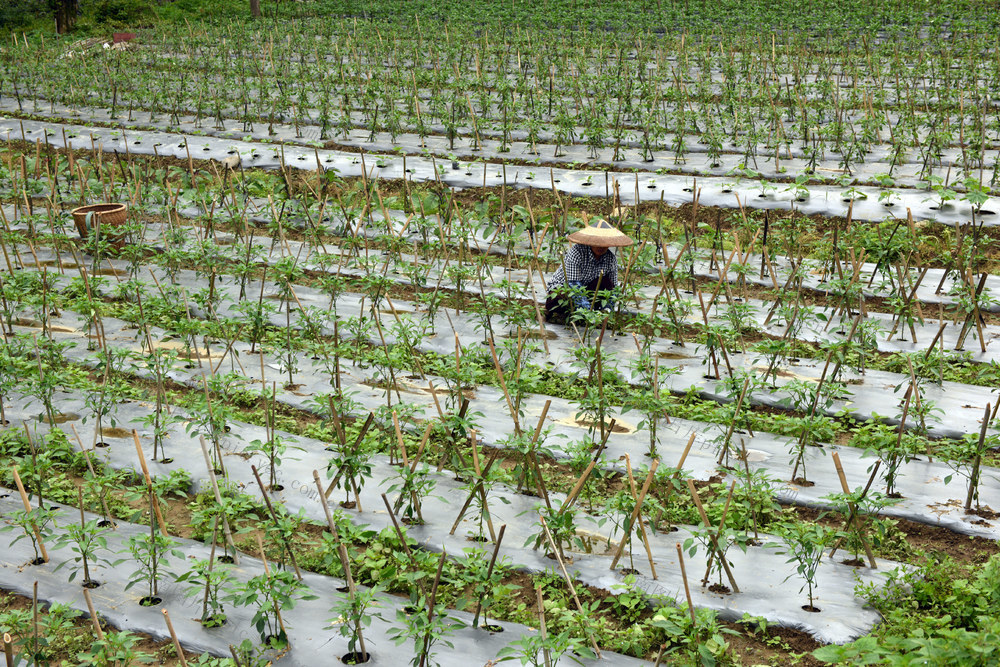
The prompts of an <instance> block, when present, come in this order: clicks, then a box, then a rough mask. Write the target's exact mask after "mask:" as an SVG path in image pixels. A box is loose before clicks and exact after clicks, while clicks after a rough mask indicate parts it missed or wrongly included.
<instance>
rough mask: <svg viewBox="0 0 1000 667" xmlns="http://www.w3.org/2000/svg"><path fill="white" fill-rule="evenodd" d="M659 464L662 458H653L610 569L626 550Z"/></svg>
mask: <svg viewBox="0 0 1000 667" xmlns="http://www.w3.org/2000/svg"><path fill="white" fill-rule="evenodd" d="M659 465H660V460H659V459H653V465H651V466H650V467H649V474H647V475H646V481H645V482H643V485H642V491H640V492H639V499H638V501H636V504H635V507H634V508H633V509H632V514H631V516H629V519H628V521H626V522H625V528H624V531H625V538H624V539H622V541H621V542H619V543H618V549H616V550H615V557H614V558H612V559H611V567H609V568H608V569H609V570H613V569H615V566H616V565H618V561H619V560H620V559H621V557H622V553H623V552H624V551H625V545H626V544H627V543H628V542H629V539H628V536H629V535H631V533H632V524H633V523H634V522H635V520H636V518H637V517H638V516H639V512H640V510H641V509H642V502H643V501H644V500H645V499H646V494H647V493H648V492H649V485H650V484H652V483H653V475H654V474H656V468H657V467H658V466H659Z"/></svg>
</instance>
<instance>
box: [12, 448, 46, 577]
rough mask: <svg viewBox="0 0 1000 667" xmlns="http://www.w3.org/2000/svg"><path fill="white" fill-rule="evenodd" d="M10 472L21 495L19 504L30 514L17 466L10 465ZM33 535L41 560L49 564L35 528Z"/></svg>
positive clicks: (29, 506)
mask: <svg viewBox="0 0 1000 667" xmlns="http://www.w3.org/2000/svg"><path fill="white" fill-rule="evenodd" d="M10 471H11V472H12V473H14V483H15V484H16V485H17V492H18V493H19V494H21V502H22V503H23V504H24V511H25V512H29V513H30V512H31V502H30V501H29V500H28V494H27V493H26V492H25V490H24V484H22V483H21V476H20V475H19V474H18V473H17V466H15V465H11V467H10ZM32 530H33V531H34V533H35V540H36V541H37V542H38V550H39V551H41V552H42V560H44V561H45V562H46V563H48V562H49V552H48V551H46V550H45V543H44V542H42V535H41V533H39V532H38V529H37V528H32Z"/></svg>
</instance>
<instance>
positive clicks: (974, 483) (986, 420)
mask: <svg viewBox="0 0 1000 667" xmlns="http://www.w3.org/2000/svg"><path fill="white" fill-rule="evenodd" d="M989 426H990V404H989V403H987V404H986V413H985V414H984V415H983V426H982V428H981V429H980V430H979V446H978V447H977V448H976V459H975V460H974V461H973V463H972V472H971V473H970V474H969V493H968V494H967V495H966V496H965V511H966V512H970V511H971V510H972V501H973V499H974V498H975V500H976V507H977V508H978V507H979V498H978V493H977V491H978V488H979V473H980V465H981V464H982V461H983V455H982V451H983V444H984V443H985V442H986V430H987V429H988V428H989Z"/></svg>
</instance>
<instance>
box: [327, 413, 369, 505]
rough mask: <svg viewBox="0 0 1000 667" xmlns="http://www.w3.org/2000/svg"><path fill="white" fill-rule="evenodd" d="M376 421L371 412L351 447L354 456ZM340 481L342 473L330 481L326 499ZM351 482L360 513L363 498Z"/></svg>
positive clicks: (352, 481) (338, 473)
mask: <svg viewBox="0 0 1000 667" xmlns="http://www.w3.org/2000/svg"><path fill="white" fill-rule="evenodd" d="M374 421H375V413H373V412H369V413H368V418H367V419H365V423H364V424H363V425H362V427H361V431H360V432H358V437H357V438H356V439H355V440H354V445H353V446H352V447H351V455H352V456H353V455H355V454H357V453H358V448H359V447H361V443H362V442H363V441H364V439H365V436H366V435H367V434H368V429H370V428H371V425H372V424H373V423H374ZM339 481H340V472H337V474H336V475H335V476H334V478H333V479H332V480H331V481H330V484H329V485H328V486H327V487H326V490H325V491H324V492H323V497H324V498H329V497H330V494H331V493H333V490H334V489H335V488H336V487H337V482H339ZM349 481H350V482H351V486H352V487H354V499H355V501H356V502H357V503H358V511H359V512H360V511H361V498H360V497H358V492H357V486H356V485H355V482H354V480H353V479H351V480H349Z"/></svg>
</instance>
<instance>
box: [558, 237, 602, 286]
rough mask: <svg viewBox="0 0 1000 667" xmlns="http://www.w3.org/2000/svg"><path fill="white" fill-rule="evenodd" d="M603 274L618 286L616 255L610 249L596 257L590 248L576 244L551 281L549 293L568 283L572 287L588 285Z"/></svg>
mask: <svg viewBox="0 0 1000 667" xmlns="http://www.w3.org/2000/svg"><path fill="white" fill-rule="evenodd" d="M564 268H565V271H564V270H563V269H564ZM601 273H603V274H604V275H605V277H608V278H610V279H611V284H612V285H617V284H618V258H617V257H616V256H615V253H614V252H613V251H612V250H611V249H610V248H609V249H608V251H607V252H606V253H604V254H603V255H601V256H600V257H594V253H593V252H591V250H590V246H586V245H583V244H580V243H575V244H573V247H572V248H570V249H569V251H568V252H567V253H566V257H565V259H564V260H563V263H562V265H561V266H560V267H559V269H558V270H557V271H556V272H555V274H554V275H553V276H552V278H551V279H550V280H549V292H550V293H551V292H552V291H553V290H555V289H556V288H559V287H562V286H563V285H566V284H567V283H568V284H569V285H570V286H571V287H580V286H582V285H586V284H587V283H589V282H591V281H592V280H595V279H596V278H597V277H598V276H599V275H600V274H601Z"/></svg>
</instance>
